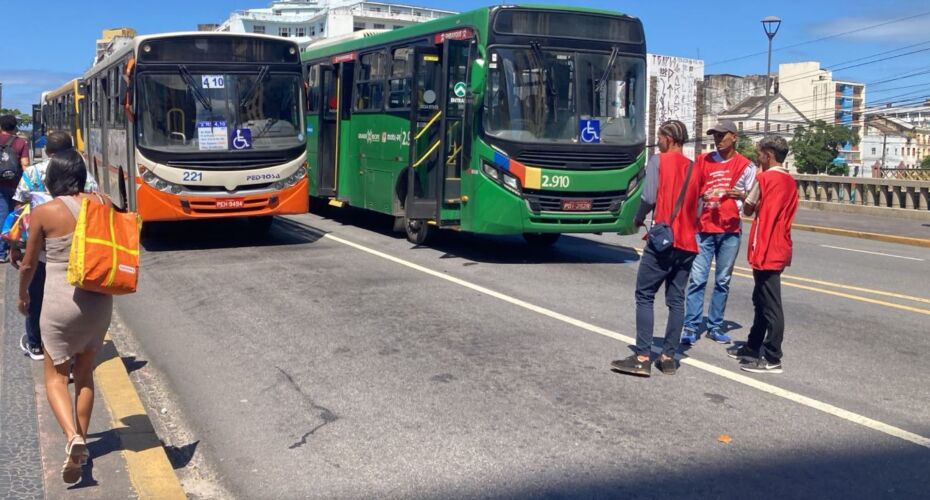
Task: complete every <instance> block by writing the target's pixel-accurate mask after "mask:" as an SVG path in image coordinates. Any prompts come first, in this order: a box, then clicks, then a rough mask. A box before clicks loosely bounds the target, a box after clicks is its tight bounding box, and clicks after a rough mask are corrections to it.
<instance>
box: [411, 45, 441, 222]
mask: <svg viewBox="0 0 930 500" xmlns="http://www.w3.org/2000/svg"><path fill="white" fill-rule="evenodd" d="M413 55H414V64H413V89H412V90H413V96H412V97H413V98H412V101H413V102H412V106H411V110H410V136H411V137H410V163H409V165H410V168H409V169H408V172H407V201H406V203H405V206H404V208H405V212H406V215H407V218H408V219H412V220H416V219H421V220H422V219H426V220H433V221H436V222H437V223H438V222H439V220H440V219H439V208H440V203H439V201H440V200H441V199H442V187H443V186H442V182H441V181H442V171H443V160H444V159H443V157H442V150H443V146H442V143H443V142H444V141H443V134H442V124H443V122H444V120H443V119H442V114H443V108H444V106H443V105H442V103H443V101H444V99H445V95H444V94H445V92H444V87H443V84H442V80H443V79H442V61H441V55H442V54H441V52H440V51H439V50H438V49H437V48H435V47H417V48H416V49H415V51H414V54H413Z"/></svg>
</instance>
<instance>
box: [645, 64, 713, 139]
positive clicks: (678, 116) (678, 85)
mask: <svg viewBox="0 0 930 500" xmlns="http://www.w3.org/2000/svg"><path fill="white" fill-rule="evenodd" d="M648 57H649V58H648V74H649V76H650V77H653V76H654V77H656V79H655V88H650V89H649V94H650V96H653V95H654V96H655V114H656V116H655V122H654V123H655V124H656V125H655V126H656V127H658V126H659V124H661V123H662V122H664V121H666V120H681V121H682V122H684V123H685V125H687V126H688V135H689V136H691V137H694V133H695V123H696V121H697V95H696V92H697V85H698V82H700V81H702V80H704V61H701V60H697V59H687V58H684V57H672V56H660V55H656V54H649V56H648ZM650 80H651V78H650ZM646 123H651V120H647V122H646ZM648 132H649V134H650V137H654V136H655V130H650V131H648Z"/></svg>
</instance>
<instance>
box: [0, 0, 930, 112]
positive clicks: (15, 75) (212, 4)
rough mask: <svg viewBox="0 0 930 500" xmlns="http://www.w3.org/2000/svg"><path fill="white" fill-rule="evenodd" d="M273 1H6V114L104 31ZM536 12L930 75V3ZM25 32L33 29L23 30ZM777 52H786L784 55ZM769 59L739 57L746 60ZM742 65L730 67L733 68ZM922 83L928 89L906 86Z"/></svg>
mask: <svg viewBox="0 0 930 500" xmlns="http://www.w3.org/2000/svg"><path fill="white" fill-rule="evenodd" d="M269 2H270V0H155V1H152V0H122V1H115V0H92V1H90V2H86V3H85V4H84V5H89V6H92V8H85V7H81V8H75V7H76V5H77V4H75V3H74V2H71V1H65V0H12V1H11V0H6V1H4V2H3V4H4V5H3V9H2V12H3V14H2V17H4V18H5V19H15V20H17V21H18V22H17V23H4V27H5V28H11V27H13V26H14V25H16V24H19V25H21V26H24V28H22V30H21V33H20V34H18V35H15V36H12V37H11V36H9V35H8V37H7V39H8V40H11V42H10V43H8V44H7V45H6V49H5V50H4V51H3V56H2V57H0V82H2V83H3V107H17V108H19V109H21V110H23V111H27V110H29V109H30V107H31V104H32V103H34V102H37V101H38V98H39V94H40V93H41V92H42V91H43V90H48V89H51V88H55V87H57V86H59V85H60V84H62V83H64V82H65V81H67V80H68V79H70V78H73V77H74V76H76V75H79V74H81V73H82V72H83V71H84V70H85V69H86V68H87V67H88V66H89V64H90V61H91V58H92V57H93V50H94V41H95V40H96V39H97V37H98V36H99V35H100V31H101V30H102V29H104V28H110V27H119V26H129V27H133V28H135V29H136V30H137V31H138V32H139V33H143V34H145V33H158V32H165V31H187V30H193V29H196V25H197V23H205V22H221V21H222V20H224V19H226V18H227V17H228V16H229V14H230V12H232V11H233V10H239V9H247V8H253V7H266V6H267V5H268V4H269ZM486 2H487V0H485V1H484V2H482V1H478V0H452V1H449V0H446V1H442V0H411V1H401V2H398V3H408V4H410V3H412V4H417V5H423V6H435V7H442V8H451V9H455V10H460V11H464V10H468V9H471V8H475V7H480V6H483V5H488V3H486ZM533 3H556V4H562V5H578V6H591V7H600V8H604V7H607V8H611V9H617V10H622V11H624V12H626V13H628V14H632V15H635V16H638V17H640V18H641V19H642V20H643V23H644V24H645V27H646V37H647V43H648V46H649V51H650V52H653V53H658V54H664V55H674V56H684V57H694V58H701V59H703V60H704V61H705V63H706V64H707V67H706V69H705V73H707V74H712V73H732V74H738V75H743V74H749V73H755V74H760V73H764V72H765V65H766V56H765V54H764V51H765V50H766V47H767V45H766V38H765V34H764V33H763V31H762V26H761V24H760V22H759V20H760V19H762V18H763V17H765V16H768V15H775V16H778V17H780V18H781V19H782V20H783V24H782V27H781V30H780V31H779V33H778V35H777V36H776V37H775V44H774V47H775V49H776V52H775V53H774V55H773V60H772V66H773V68H777V65H778V63H780V62H794V61H804V60H814V61H820V62H821V63H822V64H823V65H824V66H834V67H842V66H846V65H851V64H857V63H860V62H866V63H868V62H869V59H864V60H861V61H854V62H852V63H847V64H843V63H846V62H847V61H851V60H854V59H857V58H863V57H865V56H870V55H873V54H879V53H882V52H886V51H893V50H895V49H902V48H903V47H907V46H912V47H911V48H910V49H902V50H901V51H898V52H890V53H889V54H886V55H884V56H879V57H888V56H892V55H897V54H901V53H903V52H909V51H915V50H922V49H928V50H926V51H924V52H918V53H915V54H911V55H907V56H904V57H898V58H894V59H889V60H886V61H882V62H878V63H869V64H865V65H863V66H860V67H857V68H850V69H848V70H842V71H837V72H836V73H835V74H834V77H837V78H845V79H849V80H854V81H861V82H866V83H871V82H878V81H880V80H886V79H890V78H891V77H895V76H897V75H901V74H905V73H907V72H917V71H920V70H921V69H926V70H930V29H928V27H930V3H928V2H927V1H926V0H886V1H880V2H876V1H874V0H870V1H862V0H845V1H844V0H806V1H801V0H782V1H780V2H740V1H734V2H692V1H684V0H665V1H661V2H659V1H629V2H603V1H597V0H562V1H559V2H547V1H545V0H534V2H533ZM922 13H927V15H923V16H921V17H917V18H914V19H911V20H908V21H902V22H894V23H890V24H887V25H885V26H881V27H878V28H872V29H863V28H864V27H868V26H873V25H876V24H879V23H882V22H885V21H892V20H895V19H900V18H903V17H906V16H914V15H918V14H922ZM26 26H28V27H29V28H28V29H27V28H25V27H26ZM849 31H854V32H853V33H851V34H849V35H845V36H842V37H838V38H833V39H830V40H826V41H822V42H816V43H806V44H803V45H799V46H796V47H788V46H790V45H795V44H799V43H803V42H807V41H810V40H814V39H817V38H821V37H824V36H828V35H833V34H836V33H843V32H849ZM780 47H786V48H784V49H782V50H779V48H780ZM759 52H763V54H758V55H753V56H751V57H745V58H741V57H742V56H747V55H749V54H754V53H759ZM734 58H740V59H738V60H733V61H730V59H734ZM917 84H924V85H925V86H922V87H921V86H917V87H908V88H904V87H906V86H913V85H917ZM908 93H911V94H909V95H910V96H913V95H918V96H924V95H930V73H927V74H923V75H919V76H916V77H913V78H908V79H906V80H899V81H891V82H885V83H881V84H875V85H870V86H869V88H868V89H867V98H868V99H869V101H870V102H873V103H874V102H877V101H880V100H883V99H888V98H895V97H896V96H901V98H907V97H904V95H905V94H908Z"/></svg>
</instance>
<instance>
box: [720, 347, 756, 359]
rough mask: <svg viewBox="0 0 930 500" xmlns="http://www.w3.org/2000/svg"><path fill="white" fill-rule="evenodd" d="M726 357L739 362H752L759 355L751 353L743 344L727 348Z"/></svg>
mask: <svg viewBox="0 0 930 500" xmlns="http://www.w3.org/2000/svg"><path fill="white" fill-rule="evenodd" d="M727 356H729V357H731V358H733V359H739V360H747V361H748V360H753V359H758V358H759V353H757V352H756V351H753V350H752V349H751V348H749V346H747V345H745V344H743V345H741V346H733V347H728V348H727Z"/></svg>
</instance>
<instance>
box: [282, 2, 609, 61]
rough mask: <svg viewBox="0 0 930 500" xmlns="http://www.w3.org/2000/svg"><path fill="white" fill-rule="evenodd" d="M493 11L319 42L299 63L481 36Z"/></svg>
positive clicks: (573, 9)
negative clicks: (463, 31)
mask: <svg viewBox="0 0 930 500" xmlns="http://www.w3.org/2000/svg"><path fill="white" fill-rule="evenodd" d="M493 8H495V7H482V8H480V9H475V10H471V11H468V12H463V13H461V14H455V15H451V16H446V17H442V18H439V19H434V20H432V21H427V22H425V23H418V24H413V25H410V26H405V27H403V28H399V29H396V30H389V31H386V32H384V33H377V34H372V35H369V36H364V37H361V38H353V39H350V40H344V41H337V42H332V43H326V40H325V39H324V40H322V41H321V43H320V46H318V47H314V45H313V44H310V45H308V46H307V47H306V48H305V49H304V50H303V52H301V59H302V60H303V61H310V60H316V59H322V58H326V57H330V56H334V55H338V54H344V53H348V52H352V51H355V50H359V49H364V48H366V47H370V46H372V45H380V44H383V43H390V42H392V41H396V40H405V39H409V38H418V37H422V36H426V35H429V34H432V33H436V32H441V31H448V30H454V29H457V28H463V27H474V28H476V29H477V30H478V32H479V33H480V34H483V33H484V31H485V30H487V29H488V18H489V17H490V13H491V9H493ZM507 8H524V9H534V10H554V11H571V12H578V13H585V14H601V15H609V16H626V14H623V13H620V12H615V11H609V10H602V9H590V8H583V7H572V6H557V5H537V4H526V5H513V6H507Z"/></svg>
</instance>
